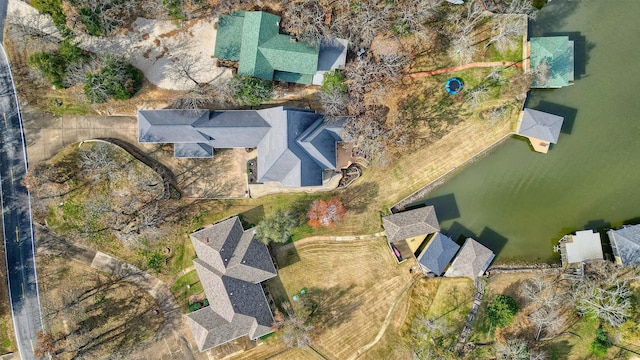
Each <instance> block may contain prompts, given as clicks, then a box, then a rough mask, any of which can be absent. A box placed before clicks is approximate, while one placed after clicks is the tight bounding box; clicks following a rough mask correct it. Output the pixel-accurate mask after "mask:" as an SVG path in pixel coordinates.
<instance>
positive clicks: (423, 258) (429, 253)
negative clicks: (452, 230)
mask: <svg viewBox="0 0 640 360" xmlns="http://www.w3.org/2000/svg"><path fill="white" fill-rule="evenodd" d="M458 249H460V245H458V244H456V243H455V242H454V241H453V240H451V238H450V237H448V236H446V235H444V234H442V233H440V232H438V233H435V234H434V236H433V237H432V238H431V240H429V243H428V244H427V246H426V247H425V248H424V250H422V252H421V253H420V255H419V256H418V263H419V264H420V265H422V266H423V267H424V268H426V269H428V270H429V271H431V272H433V273H434V274H436V275H438V276H440V275H442V273H443V272H444V269H445V268H446V267H447V265H449V262H450V261H451V259H453V257H454V256H455V254H456V252H458Z"/></svg>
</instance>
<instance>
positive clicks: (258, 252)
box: [187, 216, 277, 351]
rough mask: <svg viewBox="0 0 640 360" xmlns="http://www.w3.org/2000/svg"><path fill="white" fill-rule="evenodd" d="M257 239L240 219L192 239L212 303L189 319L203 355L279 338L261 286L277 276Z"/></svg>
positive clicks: (200, 272)
mask: <svg viewBox="0 0 640 360" xmlns="http://www.w3.org/2000/svg"><path fill="white" fill-rule="evenodd" d="M254 233H255V231H254V229H249V230H243V228H242V224H241V222H240V219H239V218H238V217H237V216H234V217H232V218H229V219H227V220H223V221H221V222H219V223H217V224H214V225H212V226H209V227H206V228H204V229H201V230H198V231H196V232H194V233H192V234H191V235H189V237H190V238H191V243H192V244H193V247H194V249H195V251H196V255H197V256H198V257H197V258H196V259H194V260H193V265H194V267H195V269H196V272H197V273H198V277H199V278H200V282H201V283H202V287H203V289H204V292H205V295H206V297H207V300H208V301H209V306H207V307H204V308H202V309H199V310H197V311H194V312H192V313H189V314H188V315H187V320H188V321H187V322H188V324H189V327H190V328H191V332H192V333H193V336H194V338H195V341H196V344H197V345H198V349H199V350H200V351H206V350H208V349H210V348H212V347H216V346H219V345H222V344H224V343H226V342H229V341H231V340H234V339H237V338H240V337H243V336H248V337H249V338H250V339H252V340H255V339H257V338H259V337H261V336H264V335H267V334H269V333H271V332H273V330H272V328H271V325H272V324H273V315H272V313H271V309H270V307H269V304H268V302H267V299H266V297H265V294H264V291H263V289H262V285H261V284H260V283H261V282H263V281H265V280H268V279H270V278H272V277H275V276H277V272H276V269H275V267H274V266H273V262H272V260H271V255H270V254H269V251H268V250H267V248H266V246H265V245H264V244H262V243H260V242H258V241H257V240H255V239H254Z"/></svg>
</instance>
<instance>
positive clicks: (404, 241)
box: [382, 206, 440, 258]
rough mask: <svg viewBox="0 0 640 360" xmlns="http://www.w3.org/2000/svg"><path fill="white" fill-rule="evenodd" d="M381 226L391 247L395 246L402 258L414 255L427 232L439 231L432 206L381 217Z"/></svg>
mask: <svg viewBox="0 0 640 360" xmlns="http://www.w3.org/2000/svg"><path fill="white" fill-rule="evenodd" d="M382 227H384V231H385V233H386V235H387V240H388V241H389V244H391V245H392V248H394V247H395V248H397V249H398V250H399V252H400V253H401V255H402V258H407V257H411V256H414V254H415V253H416V252H417V251H418V249H419V248H420V245H422V243H423V241H424V240H425V238H426V237H427V235H429V234H434V233H437V232H439V231H440V224H439V223H438V217H437V216H436V210H435V208H434V207H433V206H425V207H421V208H417V209H413V210H408V211H403V212H399V213H395V214H391V215H388V216H384V217H383V218H382Z"/></svg>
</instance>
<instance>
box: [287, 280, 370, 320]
mask: <svg viewBox="0 0 640 360" xmlns="http://www.w3.org/2000/svg"><path fill="white" fill-rule="evenodd" d="M354 287H355V285H353V284H352V285H350V286H349V287H345V288H341V287H339V286H332V287H330V288H316V287H313V288H309V289H307V293H306V294H305V295H302V296H301V299H300V300H301V301H303V302H304V304H305V305H306V306H308V307H309V309H310V310H311V313H310V315H309V317H310V318H311V320H312V321H313V322H316V323H319V324H322V326H323V327H333V326H338V325H340V324H344V323H346V322H348V321H349V319H350V318H351V317H352V316H353V314H354V313H355V311H356V310H358V308H360V306H361V305H362V301H359V300H354V298H353V297H351V296H349V295H352V294H350V291H351V290H352V289H353V288H354Z"/></svg>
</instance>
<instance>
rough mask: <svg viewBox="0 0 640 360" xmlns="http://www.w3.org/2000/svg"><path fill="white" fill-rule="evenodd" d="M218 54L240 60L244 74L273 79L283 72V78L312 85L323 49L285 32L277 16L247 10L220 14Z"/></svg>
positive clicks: (239, 68) (240, 66) (281, 76)
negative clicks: (320, 52)
mask: <svg viewBox="0 0 640 360" xmlns="http://www.w3.org/2000/svg"><path fill="white" fill-rule="evenodd" d="M231 18H233V19H231ZM240 24H241V25H242V26H241V27H240ZM215 56H216V57H218V58H220V59H227V60H233V61H238V74H240V75H247V76H253V77H258V78H263V79H268V80H272V79H274V74H275V71H279V72H280V74H279V75H278V76H279V77H280V78H282V79H284V78H286V79H287V80H292V81H296V82H300V83H304V84H310V83H311V81H312V79H313V75H314V74H315V73H316V72H317V70H318V56H319V48H318V47H317V46H311V45H309V44H307V43H304V42H298V41H295V40H292V38H291V36H289V35H286V34H281V33H280V17H279V16H277V15H273V14H269V13H267V12H262V11H244V12H238V13H234V14H232V15H231V16H224V15H222V16H220V20H219V22H218V34H217V35H216V47H215Z"/></svg>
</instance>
